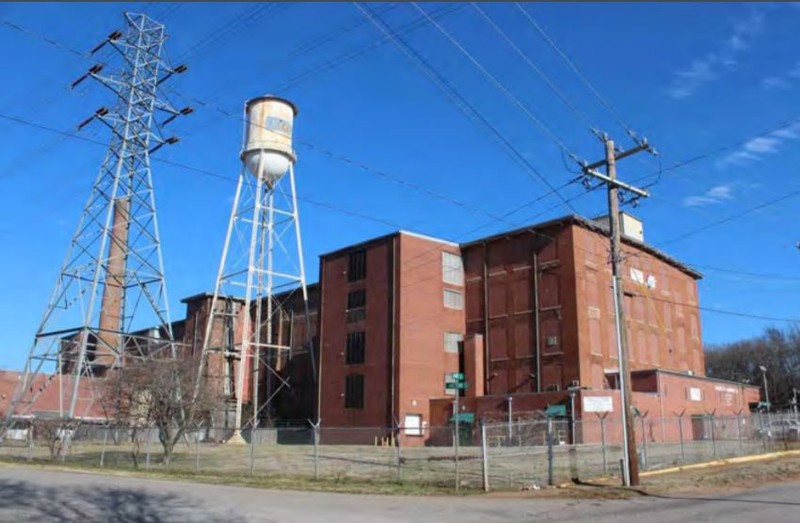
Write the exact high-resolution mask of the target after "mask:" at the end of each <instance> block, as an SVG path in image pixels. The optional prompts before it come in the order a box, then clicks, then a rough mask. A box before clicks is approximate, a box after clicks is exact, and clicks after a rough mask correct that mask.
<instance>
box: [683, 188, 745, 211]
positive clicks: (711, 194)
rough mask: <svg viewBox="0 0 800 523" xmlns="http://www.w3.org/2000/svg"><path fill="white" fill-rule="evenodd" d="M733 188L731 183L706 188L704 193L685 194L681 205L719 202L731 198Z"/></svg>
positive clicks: (693, 205)
mask: <svg viewBox="0 0 800 523" xmlns="http://www.w3.org/2000/svg"><path fill="white" fill-rule="evenodd" d="M733 190H734V184H732V183H728V184H723V185H717V186H716V187H712V188H711V189H709V190H707V191H706V192H705V193H704V194H699V195H694V196H687V197H686V198H684V199H683V205H685V206H686V207H703V206H706V205H715V204H720V203H723V202H725V201H726V200H733Z"/></svg>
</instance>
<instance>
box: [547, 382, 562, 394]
mask: <svg viewBox="0 0 800 523" xmlns="http://www.w3.org/2000/svg"><path fill="white" fill-rule="evenodd" d="M559 390H561V386H560V385H558V384H557V383H553V384H552V385H548V386H547V387H545V388H544V391H545V392H558V391H559Z"/></svg>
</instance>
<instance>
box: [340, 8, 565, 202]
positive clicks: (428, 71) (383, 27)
mask: <svg viewBox="0 0 800 523" xmlns="http://www.w3.org/2000/svg"><path fill="white" fill-rule="evenodd" d="M354 3H355V5H356V7H357V8H358V9H359V10H360V11H361V12H362V13H364V16H366V17H367V18H368V19H369V20H370V21H371V22H372V23H373V25H375V27H377V28H378V29H379V30H380V31H381V32H383V33H384V34H386V35H387V36H389V37H390V38H391V39H392V41H393V42H394V43H395V45H396V46H397V48H398V49H400V51H401V52H403V54H405V55H406V56H408V57H410V58H411V59H412V60H413V61H414V62H415V63H416V64H417V66H418V67H419V68H420V69H421V70H422V71H423V73H425V75H426V76H428V77H429V78H430V79H431V80H433V82H434V83H435V84H436V86H437V87H439V88H440V89H441V90H442V91H443V92H444V93H445V94H446V95H447V96H448V98H450V100H452V101H453V102H454V104H455V105H456V107H457V108H458V109H459V110H460V111H462V112H463V113H464V114H465V115H467V117H468V118H470V119H472V120H473V121H477V122H479V123H480V124H481V125H482V126H483V127H484V129H485V130H487V131H488V132H489V134H490V136H492V137H493V138H494V139H495V140H497V141H498V142H500V143H501V145H502V146H503V148H504V151H505V152H506V153H507V154H508V155H509V156H510V157H511V159H512V160H513V161H514V162H515V163H517V165H520V166H521V167H523V168H526V169H527V170H526V174H527V175H528V176H529V177H531V178H532V179H538V180H539V181H540V182H541V183H543V184H544V185H545V186H546V187H547V188H548V189H550V192H549V193H548V195H549V194H556V196H558V198H559V199H560V200H561V201H562V202H563V203H564V205H565V206H566V207H567V208H568V209H569V210H570V211H571V212H575V213H577V211H576V210H575V208H574V207H572V206H571V205H570V204H569V202H567V201H566V200H565V199H564V197H563V196H562V195H561V194H560V193H559V192H558V191H559V190H560V189H558V188H556V187H553V185H552V184H551V183H550V181H549V180H548V179H547V178H546V177H545V176H544V175H543V174H542V173H541V172H539V170H538V169H536V167H534V166H533V165H532V164H531V163H530V162H529V161H528V160H527V158H525V157H524V156H523V155H522V153H520V152H519V150H518V149H517V148H516V147H515V146H514V145H513V144H512V143H511V142H510V141H509V140H508V139H507V138H506V137H505V136H504V135H503V134H502V133H500V131H498V130H497V128H495V127H494V126H493V125H492V124H491V123H490V122H489V121H488V120H487V119H486V118H485V117H484V116H483V115H482V114H481V113H480V112H478V111H477V109H475V107H474V106H473V105H472V104H470V103H469V102H468V101H467V100H466V99H465V98H464V97H463V96H461V94H460V93H459V92H458V91H457V90H455V89H454V88H453V87H452V85H450V83H449V82H448V81H447V80H446V79H444V77H442V76H441V75H440V74H439V73H437V72H436V71H435V70H434V69H433V68H432V67H431V65H430V64H429V63H428V62H427V61H426V60H425V59H424V58H423V57H422V56H421V55H420V54H419V53H417V52H416V51H415V50H414V49H413V48H412V47H411V46H410V45H409V44H408V43H407V42H405V41H404V40H403V39H402V37H400V36H399V35H398V34H397V33H395V32H394V31H393V30H392V29H391V27H389V26H388V25H387V24H386V23H385V22H384V21H383V20H382V19H381V18H380V17H379V16H377V15H375V14H374V13H371V12H370V11H371V10H370V9H369V8H368V7H365V6H362V5H361V4H360V3H358V2H354ZM570 183H572V182H570Z"/></svg>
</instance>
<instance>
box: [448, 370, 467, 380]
mask: <svg viewBox="0 0 800 523" xmlns="http://www.w3.org/2000/svg"><path fill="white" fill-rule="evenodd" d="M449 376H450V379H453V380H456V381H464V373H463V372H451V373H450V374H449Z"/></svg>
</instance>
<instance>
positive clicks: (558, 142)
mask: <svg viewBox="0 0 800 523" xmlns="http://www.w3.org/2000/svg"><path fill="white" fill-rule="evenodd" d="M411 5H413V6H414V8H416V9H417V10H418V11H419V12H420V13H422V14H423V15H424V16H425V18H426V19H427V20H428V22H429V23H430V24H431V25H432V26H433V27H435V28H436V30H438V31H439V32H440V33H441V34H442V35H444V36H445V37H446V38H447V39H448V40H449V41H450V43H452V44H453V45H454V46H455V47H456V48H457V49H458V50H459V51H461V53H462V54H463V55H464V56H466V57H467V59H468V60H469V61H470V62H471V63H472V65H474V66H475V67H476V68H477V69H478V70H479V71H480V72H481V73H482V74H483V75H484V76H485V77H486V78H488V79H489V81H490V82H491V83H492V85H494V86H495V87H496V88H497V89H498V90H499V91H500V92H501V93H503V95H504V96H505V97H506V98H508V99H509V100H511V102H512V103H513V104H514V105H516V106H517V107H518V108H519V109H520V110H521V111H522V112H523V113H525V115H526V116H527V117H528V119H529V120H531V121H532V122H533V123H534V124H535V125H536V126H537V127H538V128H539V129H540V130H541V131H542V133H544V134H545V136H547V137H548V138H549V139H550V140H551V141H552V142H553V143H554V144H556V146H557V147H558V148H559V149H561V150H562V151H564V152H565V153H567V154H568V155H569V156H570V158H572V159H573V160H575V162H577V163H580V161H579V159H578V157H577V155H575V153H573V152H572V151H571V150H570V149H569V148H568V147H567V146H566V145H565V144H564V141H563V140H561V138H559V137H558V136H556V134H555V133H554V132H553V131H551V130H550V128H549V127H547V125H545V124H544V122H542V121H541V120H540V119H539V118H538V117H537V116H536V115H534V114H533V113H532V112H531V111H530V109H528V107H527V106H526V105H525V104H523V103H522V102H521V101H520V100H519V98H517V97H516V96H514V94H513V93H512V92H511V91H510V90H509V89H508V87H506V85H505V84H504V83H503V82H501V81H500V80H499V79H498V78H497V77H496V76H495V75H493V74H492V73H491V72H489V70H488V69H486V67H484V66H483V65H482V64H481V63H480V62H479V61H478V60H477V59H476V58H475V57H474V56H473V55H472V53H470V52H469V51H467V49H466V48H464V46H463V45H461V43H460V42H459V41H458V40H457V39H456V38H455V37H453V35H452V34H450V33H449V32H448V31H447V30H446V29H445V28H444V27H442V25H441V24H439V22H437V21H436V20H434V19H433V18H431V17H430V16H429V15H428V13H427V11H425V10H424V9H422V8H421V7H420V6H419V4H417V3H416V2H411Z"/></svg>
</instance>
